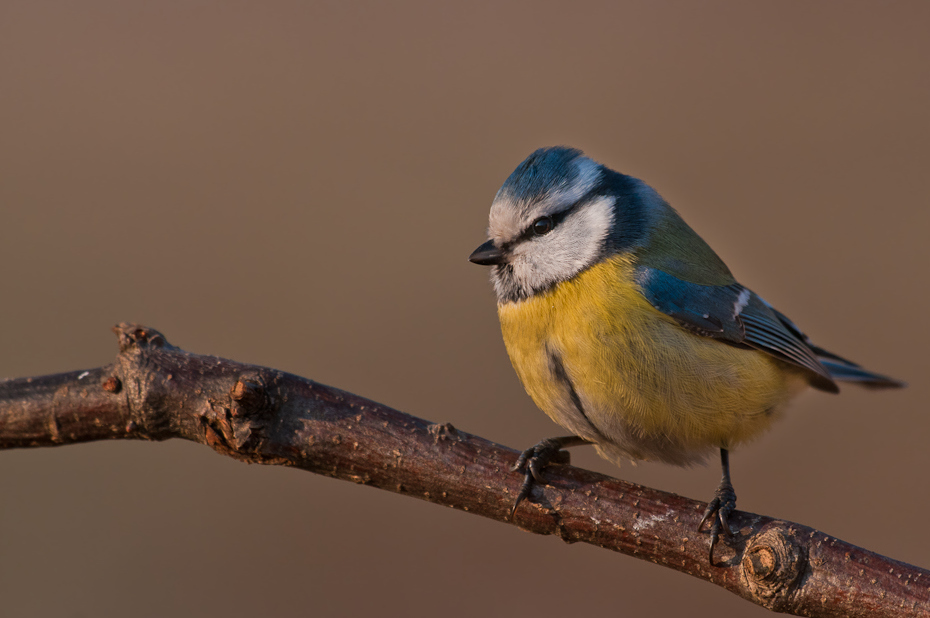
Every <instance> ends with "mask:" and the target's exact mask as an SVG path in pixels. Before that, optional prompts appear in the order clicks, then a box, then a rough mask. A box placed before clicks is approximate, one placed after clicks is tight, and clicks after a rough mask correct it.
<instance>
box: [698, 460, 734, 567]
mask: <svg viewBox="0 0 930 618" xmlns="http://www.w3.org/2000/svg"><path fill="white" fill-rule="evenodd" d="M720 467H721V468H723V478H721V479H720V485H718V486H717V491H716V492H715V493H714V499H713V500H711V501H710V502H709V503H708V504H707V510H705V511H704V517H703V518H702V519H701V523H699V524H698V530H700V529H701V528H703V527H704V524H705V523H707V522H708V521H710V563H711V564H713V563H714V545H716V544H717V540H718V539H719V538H720V530H721V528H722V529H723V531H724V533H725V534H726V535H727V536H733V531H732V530H731V529H730V523H729V521H728V520H729V517H730V514H731V513H732V512H733V511H734V510H736V492H735V491H734V490H733V483H731V482H730V453H729V451H727V449H725V448H722V449H720Z"/></svg>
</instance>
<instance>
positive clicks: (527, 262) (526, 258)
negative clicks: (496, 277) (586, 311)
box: [510, 196, 614, 295]
mask: <svg viewBox="0 0 930 618" xmlns="http://www.w3.org/2000/svg"><path fill="white" fill-rule="evenodd" d="M613 207H614V198H612V197H607V196H604V197H600V198H598V199H597V200H594V201H593V202H590V203H588V204H585V205H584V206H581V207H580V208H579V209H578V211H577V212H574V213H572V214H570V215H569V216H568V217H567V218H566V219H565V220H564V221H562V222H561V223H560V224H559V225H557V226H556V227H555V229H554V230H552V232H550V233H549V234H546V235H545V236H539V237H536V238H533V239H531V240H528V241H526V242H523V243H520V244H519V245H517V246H516V247H514V249H513V254H512V256H511V259H510V264H511V266H512V268H513V278H514V280H515V283H516V284H517V285H518V286H519V287H520V288H521V289H522V290H523V291H524V292H525V293H526V294H527V295H531V294H533V293H535V292H537V291H540V290H544V289H546V288H548V287H549V286H551V285H552V284H554V283H557V282H559V281H564V280H566V279H569V278H571V277H573V276H575V275H576V274H578V273H579V272H581V271H582V270H584V269H585V268H587V267H588V266H591V265H592V264H594V263H595V262H597V260H598V259H599V257H600V254H601V251H602V250H603V247H604V241H605V239H606V238H607V234H608V233H609V232H610V229H611V227H612V226H613V221H614V215H613Z"/></svg>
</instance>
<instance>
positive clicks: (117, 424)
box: [0, 324, 930, 617]
mask: <svg viewBox="0 0 930 618" xmlns="http://www.w3.org/2000/svg"><path fill="white" fill-rule="evenodd" d="M114 331H115V332H116V334H117V337H118V339H119V348H120V351H119V354H118V356H117V359H116V361H115V362H114V363H113V364H111V365H107V366H105V367H100V368H97V369H91V370H88V371H74V372H70V373H63V374H57V375H50V376H42V377H37V378H21V379H15V380H6V381H2V382H0V448H22V447H32V446H54V445H61V444H71V443H76V442H89V441H92V440H105V439H142V440H166V439H168V438H183V439H186V440H191V441H194V442H199V443H201V444H206V445H208V446H210V447H212V448H213V449H214V450H216V451H218V452H220V453H222V454H224V455H229V456H230V457H235V458H236V459H240V460H243V461H249V462H253V463H264V464H276V465H284V466H292V467H296V468H302V469H304V470H309V471H311V472H316V473H318V474H324V475H326V476H331V477H334V478H340V479H344V480H349V481H354V482H356V483H361V484H366V485H373V486H375V487H379V488H381V489H387V490H389V491H393V492H397V493H401V494H405V495H409V496H414V497H417V498H421V499H424V500H428V501H430V502H435V503H437V504H444V505H446V506H450V507H452V508H456V509H461V510H464V511H469V512H472V513H476V514H478V515H482V516H484V517H489V518H492V519H496V520H499V521H502V522H508V511H509V509H510V505H511V504H512V503H513V500H514V498H515V497H516V495H517V493H518V492H519V490H520V483H521V480H522V475H521V474H517V473H513V472H511V471H510V468H511V466H513V463H514V461H515V460H516V457H517V455H518V453H517V452H516V451H514V450H512V449H509V448H506V447H503V446H500V445H498V444H494V443H493V442H489V441H488V440H485V439H483V438H479V437H477V436H473V435H470V434H466V433H463V432H461V431H458V430H456V429H455V428H454V427H452V426H451V425H449V424H434V423H430V422H428V421H425V420H422V419H419V418H416V417H413V416H409V415H407V414H403V413H401V412H398V411H396V410H393V409H391V408H388V407H387V406H383V405H381V404H378V403H375V402H373V401H369V400H367V399H364V398H362V397H358V396H356V395H352V394H350V393H347V392H344V391H340V390H338V389H335V388H332V387H328V386H324V385H321V384H317V383H315V382H312V381H311V380H307V379H304V378H300V377H298V376H294V375H290V374H287V373H284V372H281V371H276V370H274V369H268V368H264V367H258V366H254V365H245V364H242V363H236V362H233V361H229V360H224V359H220V358H216V357H212V356H200V355H196V354H191V353H188V352H184V351H183V350H180V349H178V348H176V347H174V346H172V345H170V344H168V342H167V341H166V340H165V338H164V336H162V335H161V333H159V332H157V331H155V330H153V329H151V328H146V327H142V326H138V325H135V324H120V325H119V326H117V327H115V328H114ZM546 479H547V484H546V485H545V486H539V487H536V488H535V489H534V492H533V496H532V499H533V502H532V503H531V502H524V504H523V505H521V507H520V508H519V509H518V510H517V513H516V516H515V518H514V522H512V523H514V524H516V525H518V526H519V527H521V528H523V529H524V530H528V531H530V532H535V533H537V534H555V535H558V536H559V537H560V538H561V539H562V540H564V541H566V542H569V543H574V542H578V541H580V542H584V543H591V544H593V545H597V546H599V547H604V548H607V549H612V550H614V551H619V552H621V553H624V554H628V555H632V556H636V557H638V558H642V559H644V560H649V561H652V562H655V563H656V564H662V565H665V566H668V567H671V568H673V569H676V570H678V571H682V572H684V573H688V574H690V575H693V576H695V577H699V578H701V579H705V580H707V581H710V582H712V583H715V584H717V585H718V586H722V587H723V588H726V589H727V590H730V591H731V592H733V593H735V594H738V595H740V596H741V597H743V598H745V599H748V600H750V601H752V602H754V603H757V604H759V605H762V606H763V607H767V608H769V609H772V610H774V611H778V612H785V613H791V614H796V615H800V616H863V617H864V616H870V617H880V616H930V571H926V570H923V569H919V568H917V567H914V566H911V565H908V564H905V563H903V562H898V561H895V560H892V559H890V558H886V557H884V556H880V555H878V554H875V553H873V552H870V551H868V550H865V549H862V548H859V547H856V546H854V545H851V544H849V543H846V542H844V541H841V540H839V539H835V538H832V537H829V536H827V535H825V534H824V533H822V532H819V531H817V530H814V529H812V528H808V527H807V526H802V525H800V524H795V523H791V522H785V521H780V520H775V519H772V518H770V517H765V516H761V515H754V514H751V513H745V512H741V511H738V512H736V513H734V515H733V518H732V520H731V522H732V523H735V524H736V525H738V526H739V527H740V531H739V533H738V534H737V535H736V536H735V537H733V538H732V539H726V538H725V539H724V542H722V543H721V544H720V545H719V546H718V549H717V550H716V551H715V559H716V560H717V561H718V563H717V565H715V566H711V565H709V564H708V561H707V550H708V542H709V541H708V537H707V535H706V534H704V533H699V532H697V526H698V522H699V521H700V519H701V514H702V513H703V509H704V504H703V503H700V502H696V501H694V500H689V499H687V498H683V497H681V496H676V495H674V494H669V493H665V492H661V491H657V490H654V489H650V488H648V487H642V486H640V485H635V484H633V483H627V482H624V481H621V480H618V479H614V478H610V477H607V476H604V475H601V474H597V473H594V472H589V471H586V470H582V469H579V468H574V467H572V466H568V465H553V466H552V467H551V468H547V470H546ZM508 523H510V522H508Z"/></svg>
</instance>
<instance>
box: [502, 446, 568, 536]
mask: <svg viewBox="0 0 930 618" xmlns="http://www.w3.org/2000/svg"><path fill="white" fill-rule="evenodd" d="M563 446H564V442H563V441H562V440H560V439H559V438H548V439H546V440H542V441H541V442H539V444H536V445H535V446H532V447H530V448H528V449H526V450H525V451H523V452H522V453H520V457H518V458H517V463H515V464H514V466H513V468H512V470H513V471H515V472H516V471H522V472H523V473H524V475H523V485H521V486H520V493H518V494H517V499H516V500H514V503H513V506H511V507H510V519H513V516H514V513H516V512H517V507H518V506H520V503H521V502H523V501H524V500H525V499H526V498H527V497H529V495H530V492H531V491H532V490H533V484H534V483H543V482H544V481H543V478H542V471H543V468H545V467H546V466H548V465H549V464H550V463H561V464H567V463H571V455H570V454H569V452H568V451H565V450H562V447H563Z"/></svg>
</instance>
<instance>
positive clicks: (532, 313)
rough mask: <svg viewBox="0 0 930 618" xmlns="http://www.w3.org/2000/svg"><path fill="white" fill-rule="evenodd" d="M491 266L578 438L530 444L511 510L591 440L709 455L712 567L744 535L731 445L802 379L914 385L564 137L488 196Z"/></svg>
mask: <svg viewBox="0 0 930 618" xmlns="http://www.w3.org/2000/svg"><path fill="white" fill-rule="evenodd" d="M468 259H469V260H470V261H471V262H473V263H475V264H479V265H483V266H489V267H490V278H491V282H492V284H493V288H494V291H495V294H496V296H497V311H498V317H499V318H500V325H501V332H502V335H503V340H504V344H505V347H506V349H507V353H508V355H509V356H510V360H511V363H512V365H513V367H514V369H515V371H516V373H517V376H518V377H519V379H520V381H521V382H522V383H523V386H524V388H525V389H526V391H527V393H528V394H529V396H530V397H531V398H532V400H533V401H534V402H535V404H536V405H537V406H538V407H539V408H540V409H541V410H542V411H543V412H545V413H546V414H547V415H548V416H549V417H550V418H551V419H552V420H553V421H555V422H556V423H557V424H559V425H561V426H562V427H564V428H565V429H567V430H568V431H570V432H571V435H569V436H563V437H557V438H549V439H546V440H542V441H541V442H539V443H538V444H536V445H535V446H533V447H531V448H529V449H527V450H526V451H524V452H523V453H522V454H521V455H520V457H519V458H518V460H517V464H516V466H514V470H519V471H522V472H523V473H524V479H523V484H522V487H521V490H520V493H519V495H518V497H517V499H516V501H515V503H514V504H513V507H512V508H511V511H510V515H511V518H512V517H513V516H514V513H515V511H516V509H517V507H518V506H519V505H520V503H521V502H522V501H523V500H524V499H526V498H527V497H528V496H529V495H530V493H531V490H532V487H533V486H534V483H544V479H543V476H542V471H543V470H544V468H545V467H546V466H547V465H549V464H550V463H553V462H564V461H567V455H568V453H567V451H563V450H562V449H565V448H569V447H572V446H580V445H585V444H593V445H594V448H595V449H596V450H597V452H598V454H599V455H601V456H602V457H604V458H605V459H608V460H610V461H612V462H614V463H617V464H620V463H621V462H624V461H631V460H632V461H636V460H646V461H658V462H664V463H668V464H673V465H678V466H690V465H693V464H697V463H703V462H705V461H706V459H707V458H708V457H709V456H711V455H712V454H713V453H715V452H717V451H719V455H720V465H721V469H722V476H721V481H720V484H719V485H718V487H717V489H716V491H715V492H714V496H713V498H712V499H711V501H710V502H709V503H708V505H707V508H706V510H705V512H704V515H703V518H702V520H701V522H700V524H699V525H698V530H704V529H705V527H707V528H709V534H710V552H709V560H710V563H711V564H713V563H714V547H715V546H716V544H717V542H718V540H719V539H720V534H721V532H723V534H724V535H725V536H728V537H729V536H732V534H733V532H732V530H731V528H730V519H731V515H732V513H733V512H734V510H735V509H736V492H735V490H734V488H733V484H732V481H731V479H730V459H729V454H730V451H731V450H732V449H733V448H734V447H736V446H738V445H740V444H741V443H745V442H747V441H749V440H752V439H754V438H756V437H757V436H759V435H760V434H762V433H763V432H764V431H765V430H767V429H768V428H769V427H770V426H771V424H772V423H773V422H774V421H775V420H776V419H777V418H779V417H780V416H781V414H782V412H783V410H784V408H785V406H786V404H787V403H788V402H789V400H791V399H792V398H793V397H794V396H796V395H797V394H799V393H800V392H802V391H803V390H805V389H807V388H809V387H813V388H814V389H817V390H820V391H825V392H828V393H837V392H839V387H838V386H837V383H838V382H848V383H854V384H859V385H861V386H865V387H869V388H897V387H902V386H904V383H903V382H900V381H898V380H895V379H893V378H889V377H886V376H883V375H880V374H877V373H873V372H871V371H867V370H865V369H863V368H862V367H860V366H859V365H857V364H855V363H853V362H851V361H848V360H846V359H844V358H842V357H840V356H837V355H836V354H833V353H831V352H828V351H827V350H824V349H823V348H821V347H819V346H817V345H815V344H814V343H813V342H812V341H811V340H810V339H809V338H808V337H807V336H806V335H805V334H804V333H803V332H802V331H801V330H800V329H799V328H798V327H797V326H796V325H795V324H794V322H792V321H791V320H790V319H788V318H787V317H786V316H785V315H784V314H783V313H781V312H779V311H778V310H777V309H775V308H774V307H773V306H772V305H770V304H769V303H768V302H766V301H765V300H763V299H762V297H761V296H759V295H757V294H756V293H755V292H753V291H752V290H750V289H749V288H747V287H744V286H742V285H741V284H740V283H738V282H737V281H736V279H735V278H734V277H733V275H732V274H731V272H730V270H729V268H727V266H726V265H725V264H724V262H723V261H722V260H721V259H720V258H719V257H718V256H717V254H716V253H715V252H714V251H713V250H712V249H711V248H710V246H709V245H708V244H707V243H706V242H705V241H704V240H703V239H702V238H701V237H700V236H698V234H697V233H696V232H694V231H693V230H692V229H691V228H690V227H689V226H688V225H687V224H686V223H685V221H684V220H683V219H682V218H681V216H680V215H679V214H678V213H677V212H676V211H675V210H674V209H673V208H672V207H671V206H670V205H669V204H668V202H666V201H665V200H664V199H663V198H662V197H661V196H660V195H659V193H658V192H656V190H655V189H653V188H652V187H650V186H649V185H648V184H646V183H645V182H643V181H641V180H639V179H637V178H634V177H632V176H627V175H625V174H622V173H619V172H616V171H614V170H612V169H610V168H608V167H606V166H604V165H601V164H599V163H597V162H595V161H594V160H592V159H590V158H588V157H586V156H585V155H584V153H583V152H581V151H580V150H577V149H574V148H569V147H565V146H558V147H549V148H540V149H539V150H536V151H535V152H533V153H532V154H531V155H530V156H529V157H527V158H526V159H525V160H524V161H523V162H522V163H520V165H518V166H517V168H516V169H515V170H514V171H513V173H512V174H510V176H509V177H508V178H507V180H506V181H505V182H504V184H503V185H502V186H501V188H500V190H499V191H498V192H497V194H496V196H495V197H494V200H493V202H492V204H491V210H490V215H489V218H488V240H487V241H486V242H485V243H483V244H482V245H480V246H479V247H478V248H477V249H475V251H474V252H472V253H471V255H470V256H469V258H468Z"/></svg>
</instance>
